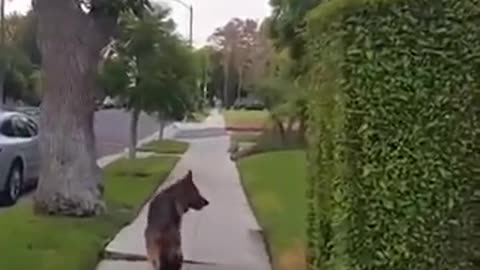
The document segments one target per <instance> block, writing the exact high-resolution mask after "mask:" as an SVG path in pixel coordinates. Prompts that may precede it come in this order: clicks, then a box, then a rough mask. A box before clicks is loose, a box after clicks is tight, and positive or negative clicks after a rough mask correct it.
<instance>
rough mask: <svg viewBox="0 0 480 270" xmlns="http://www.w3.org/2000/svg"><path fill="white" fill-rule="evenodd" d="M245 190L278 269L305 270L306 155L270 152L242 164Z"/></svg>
mask: <svg viewBox="0 0 480 270" xmlns="http://www.w3.org/2000/svg"><path fill="white" fill-rule="evenodd" d="M238 167H239V170H240V174H241V177H242V181H243V184H244V187H245V189H246V192H247V195H248V197H249V199H250V202H251V204H252V206H253V208H254V211H255V213H256V216H257V218H258V220H259V222H260V224H261V226H262V228H263V229H264V231H265V234H266V237H267V241H268V243H269V246H270V250H271V252H272V259H273V263H274V269H276V270H304V269H306V266H305V243H306V235H305V231H306V211H307V209H306V208H307V201H306V198H305V193H306V186H307V176H306V167H307V164H306V154H305V152H304V151H301V150H298V151H282V152H269V153H265V154H260V155H254V156H251V157H248V158H245V159H241V160H240V161H239V162H238Z"/></svg>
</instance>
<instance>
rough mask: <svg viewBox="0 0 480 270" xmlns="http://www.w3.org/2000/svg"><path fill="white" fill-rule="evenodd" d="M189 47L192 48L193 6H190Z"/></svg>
mask: <svg viewBox="0 0 480 270" xmlns="http://www.w3.org/2000/svg"><path fill="white" fill-rule="evenodd" d="M189 10H190V46H191V47H192V48H193V5H190V9H189Z"/></svg>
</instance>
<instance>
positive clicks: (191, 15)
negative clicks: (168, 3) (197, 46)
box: [173, 0, 193, 47]
mask: <svg viewBox="0 0 480 270" xmlns="http://www.w3.org/2000/svg"><path fill="white" fill-rule="evenodd" d="M173 1H175V2H177V3H179V4H180V5H182V6H183V7H185V8H186V9H188V11H189V12H190V33H189V36H190V46H192V47H193V5H189V4H187V3H185V2H184V1H182V0H173Z"/></svg>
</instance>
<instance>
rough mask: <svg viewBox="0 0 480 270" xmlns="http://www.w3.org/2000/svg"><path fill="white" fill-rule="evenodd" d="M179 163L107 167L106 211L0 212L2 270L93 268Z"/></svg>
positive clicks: (160, 160) (165, 160) (26, 205)
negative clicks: (76, 214) (84, 214)
mask: <svg viewBox="0 0 480 270" xmlns="http://www.w3.org/2000/svg"><path fill="white" fill-rule="evenodd" d="M177 161H178V158H176V157H151V158H146V159H139V160H137V161H134V162H132V161H127V160H121V161H118V162H116V163H114V164H112V165H110V166H109V167H107V168H106V169H105V172H104V174H105V177H104V180H105V201H106V203H107V206H108V213H106V214H105V215H103V216H99V217H95V218H83V219H75V218H58V217H44V216H35V215H34V214H33V213H32V205H31V203H30V202H23V203H20V204H18V205H17V206H15V207H12V208H10V209H5V210H2V212H0V250H1V252H2V255H1V257H2V260H0V269H5V270H26V269H36V270H66V269H68V270H93V269H95V265H96V263H97V261H98V259H99V254H100V252H101V251H102V250H103V247H104V245H105V244H106V243H107V241H108V239H111V237H112V236H114V235H115V233H116V232H117V231H118V230H120V229H121V227H123V226H124V225H126V224H127V223H128V222H129V221H131V220H132V218H134V216H135V214H136V213H137V211H138V210H139V209H140V207H141V206H142V205H143V203H144V202H145V199H146V198H148V197H149V196H150V195H151V194H152V193H153V191H154V190H155V189H156V188H157V186H158V185H159V184H160V183H161V182H162V181H164V180H165V179H166V177H167V175H168V173H169V172H170V170H171V169H173V167H174V165H175V164H176V162H177Z"/></svg>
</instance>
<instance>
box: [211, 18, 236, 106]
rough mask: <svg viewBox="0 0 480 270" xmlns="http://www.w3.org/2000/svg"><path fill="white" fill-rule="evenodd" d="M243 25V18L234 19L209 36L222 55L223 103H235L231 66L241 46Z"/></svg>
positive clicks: (227, 104)
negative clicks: (231, 88)
mask: <svg viewBox="0 0 480 270" xmlns="http://www.w3.org/2000/svg"><path fill="white" fill-rule="evenodd" d="M242 25H243V21H242V20H240V19H233V20H231V21H230V22H228V23H227V24H226V25H225V26H224V27H221V28H218V29H216V30H215V32H214V33H213V34H212V36H211V37H210V38H209V41H210V42H211V43H212V44H213V46H215V47H216V48H217V49H218V50H219V51H220V52H221V55H222V67H223V103H224V104H225V105H226V106H230V105H232V103H233V98H232V97H233V95H231V94H230V93H229V87H230V84H231V77H232V72H231V67H232V66H233V61H234V53H235V51H236V49H237V48H238V46H239V42H240V38H241V28H242Z"/></svg>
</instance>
